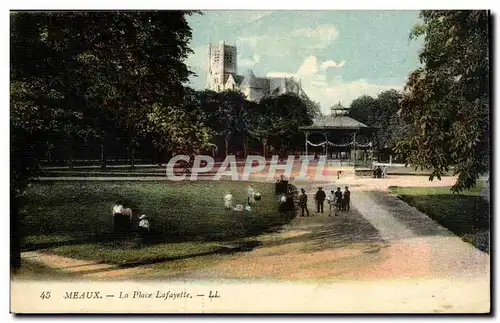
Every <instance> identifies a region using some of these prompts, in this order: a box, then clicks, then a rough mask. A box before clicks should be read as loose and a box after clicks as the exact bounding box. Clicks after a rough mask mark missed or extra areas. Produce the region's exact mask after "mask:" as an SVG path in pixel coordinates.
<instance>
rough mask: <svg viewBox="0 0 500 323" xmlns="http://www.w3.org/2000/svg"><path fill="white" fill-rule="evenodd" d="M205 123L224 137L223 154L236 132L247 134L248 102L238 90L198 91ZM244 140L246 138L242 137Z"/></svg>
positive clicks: (227, 152) (226, 152) (227, 151)
mask: <svg viewBox="0 0 500 323" xmlns="http://www.w3.org/2000/svg"><path fill="white" fill-rule="evenodd" d="M198 99H199V104H200V107H201V110H202V111H203V114H204V116H205V124H206V125H207V126H208V127H209V128H211V129H212V131H213V133H214V134H215V135H217V136H221V137H223V138H224V142H225V154H226V155H228V154H229V141H230V140H231V138H232V137H233V136H234V135H235V134H237V133H241V134H243V135H246V134H247V115H248V111H249V109H248V107H249V105H250V102H249V101H248V100H247V99H246V98H245V96H244V95H243V94H242V93H240V92H238V91H223V92H218V93H217V92H214V91H210V90H205V91H201V92H199V93H198ZM244 141H246V139H244Z"/></svg>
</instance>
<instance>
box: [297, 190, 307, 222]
mask: <svg viewBox="0 0 500 323" xmlns="http://www.w3.org/2000/svg"><path fill="white" fill-rule="evenodd" d="M300 191H301V192H302V194H300V196H299V205H300V209H301V210H302V215H301V216H304V210H305V211H306V213H307V216H309V209H308V208H307V195H306V190H305V189H303V188H302V189H301V190H300Z"/></svg>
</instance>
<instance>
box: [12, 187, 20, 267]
mask: <svg viewBox="0 0 500 323" xmlns="http://www.w3.org/2000/svg"><path fill="white" fill-rule="evenodd" d="M10 203H11V204H10V268H11V269H12V271H13V272H14V273H16V272H17V271H18V270H19V269H20V268H21V219H20V218H19V216H20V215H19V206H20V201H19V196H18V194H17V192H16V189H15V188H12V187H11V190H10Z"/></svg>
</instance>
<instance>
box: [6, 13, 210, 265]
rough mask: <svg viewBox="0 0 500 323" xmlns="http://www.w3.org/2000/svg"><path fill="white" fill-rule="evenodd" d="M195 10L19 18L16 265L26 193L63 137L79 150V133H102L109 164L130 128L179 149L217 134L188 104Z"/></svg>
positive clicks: (14, 96)
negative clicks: (190, 18)
mask: <svg viewBox="0 0 500 323" xmlns="http://www.w3.org/2000/svg"><path fill="white" fill-rule="evenodd" d="M189 14H192V12H184V11H146V12H129V11H127V12H21V13H13V14H12V15H11V203H12V205H13V207H12V208H11V223H12V227H11V244H12V248H11V249H12V251H11V256H12V257H11V264H12V267H13V268H18V267H19V265H20V260H19V246H20V236H19V196H20V194H21V193H22V191H23V188H24V186H25V184H26V182H27V181H29V180H30V179H31V178H33V177H34V176H36V175H37V172H38V169H39V164H40V159H41V158H43V157H45V156H46V155H47V151H48V150H49V149H50V147H51V146H52V145H53V143H54V142H55V140H56V138H59V137H62V138H67V144H68V146H69V148H70V150H71V146H72V142H73V141H74V139H75V138H83V139H86V138H99V139H100V140H101V143H102V157H103V158H102V160H103V166H106V151H107V149H106V146H107V145H108V140H109V139H110V138H113V137H116V136H117V135H122V134H124V133H129V136H128V137H129V138H130V140H131V141H132V142H134V141H135V140H136V139H137V138H138V136H145V135H152V133H154V135H156V136H157V137H158V136H161V135H163V136H165V135H168V140H169V143H170V144H171V145H172V146H175V143H179V142H182V141H185V142H187V143H193V142H195V143H197V142H196V141H195V140H193V138H194V137H195V138H198V139H199V141H200V142H204V141H206V140H207V139H206V138H205V137H206V136H205V134H204V132H203V125H202V124H200V123H199V122H197V120H196V117H195V116H193V113H191V110H190V109H191V108H192V105H190V104H188V103H186V102H185V101H186V100H185V99H186V95H187V94H186V88H185V86H184V84H185V83H186V82H187V81H188V77H189V75H191V74H192V72H191V71H190V70H189V69H188V67H187V66H186V65H185V64H184V60H185V59H186V58H187V56H188V54H189V53H190V52H191V49H190V47H189V41H190V39H191V29H190V27H189V25H188V23H187V21H186V17H185V16H186V15H189ZM193 127H199V128H197V129H196V130H193ZM200 129H201V130H200ZM199 130H200V131H199ZM198 131H199V133H198ZM194 132H197V136H193V135H192V134H193V133H194ZM157 144H158V145H159V146H161V147H163V146H162V145H165V142H164V141H158V142H157Z"/></svg>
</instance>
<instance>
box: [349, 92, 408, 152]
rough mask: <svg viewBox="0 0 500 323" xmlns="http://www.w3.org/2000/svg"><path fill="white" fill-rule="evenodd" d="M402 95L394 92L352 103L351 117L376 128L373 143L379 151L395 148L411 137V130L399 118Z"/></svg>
mask: <svg viewBox="0 0 500 323" xmlns="http://www.w3.org/2000/svg"><path fill="white" fill-rule="evenodd" d="M400 100H401V94H400V93H399V92H398V91H396V90H394V89H391V90H387V91H384V92H382V93H380V94H379V95H378V96H377V97H376V98H373V97H371V96H367V95H364V96H361V97H359V98H357V99H355V100H353V101H352V103H351V106H350V109H349V115H350V116H351V117H352V118H354V119H356V120H358V121H360V122H363V123H364V124H366V125H368V126H370V127H374V128H376V130H375V133H374V136H373V138H372V141H373V143H374V146H375V147H376V148H378V149H382V148H386V147H387V148H394V147H395V145H396V143H397V142H399V141H400V140H402V139H403V138H404V137H405V136H407V135H409V134H410V132H411V128H410V127H409V125H407V124H406V123H405V122H404V121H403V120H402V118H401V117H400V116H399V114H398V111H399V109H400V106H399V101H400Z"/></svg>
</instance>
